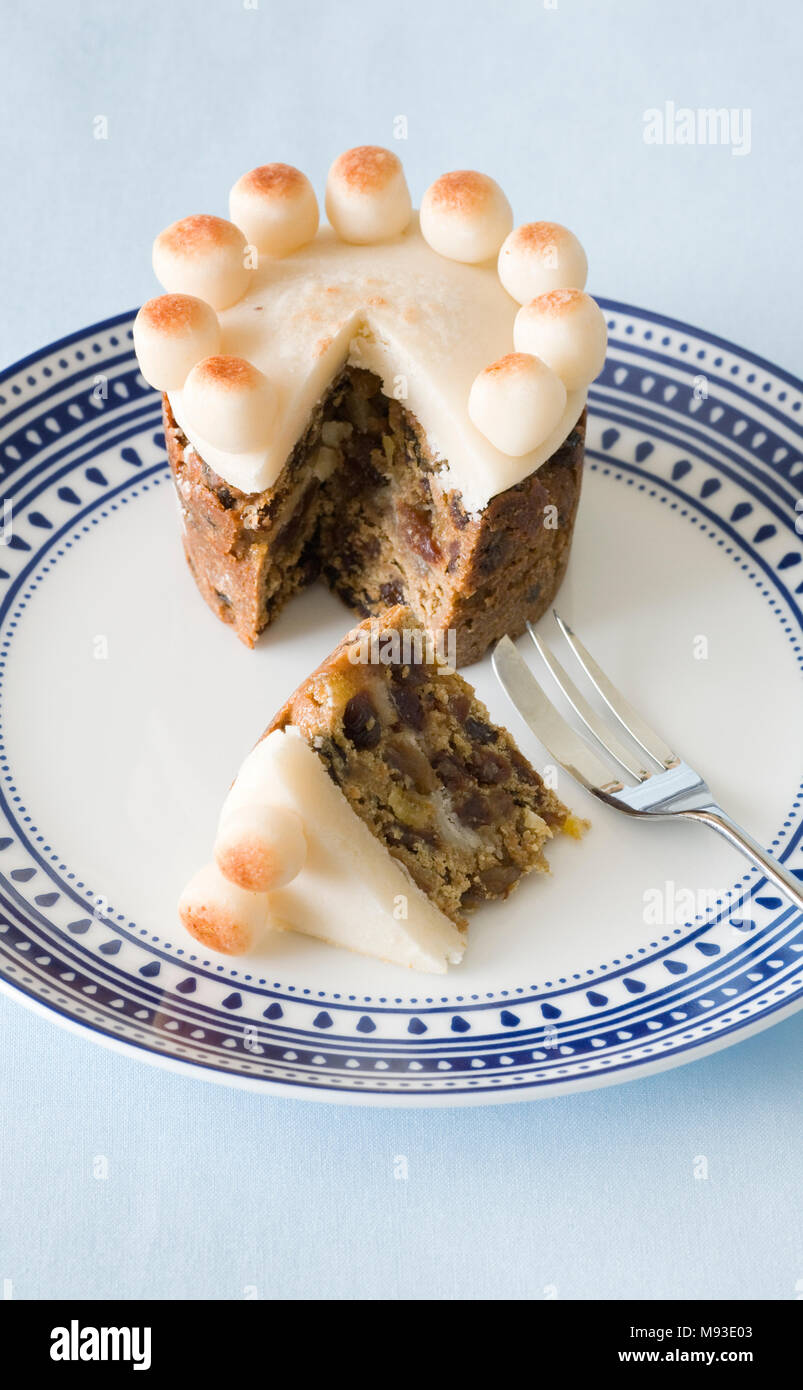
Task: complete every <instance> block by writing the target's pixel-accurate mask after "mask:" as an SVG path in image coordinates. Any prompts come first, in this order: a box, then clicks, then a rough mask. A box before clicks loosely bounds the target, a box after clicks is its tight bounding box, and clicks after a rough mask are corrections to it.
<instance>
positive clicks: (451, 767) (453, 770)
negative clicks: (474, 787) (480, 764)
mask: <svg viewBox="0 0 803 1390" xmlns="http://www.w3.org/2000/svg"><path fill="white" fill-rule="evenodd" d="M432 766H433V767H434V769H435V772H436V773H437V775H438V777H440V779H441V782H442V783H443V785H444V787H445V788H446V790H447V791H449V792H456V791H459V790H460V789H461V788H463V787H465V785H466V775H465V773H464V771H463V769H462V767H461V766H460V764H459V763H458V762H457V761H456V759H455V758H453V757H452V756H451V755H450V754H449V753H437V754H436V756H435V757H434V758H433V760H432Z"/></svg>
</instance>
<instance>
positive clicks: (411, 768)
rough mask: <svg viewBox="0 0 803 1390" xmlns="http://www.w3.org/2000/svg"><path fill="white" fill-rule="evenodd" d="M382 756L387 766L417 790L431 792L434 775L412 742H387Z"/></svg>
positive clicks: (433, 785)
mask: <svg viewBox="0 0 803 1390" xmlns="http://www.w3.org/2000/svg"><path fill="white" fill-rule="evenodd" d="M382 756H383V757H384V759H385V762H386V763H387V765H388V767H392V768H393V770H394V771H395V772H400V773H401V775H402V777H404V778H405V779H407V780H408V781H409V782H410V784H411V786H412V787H413V788H414V789H415V791H417V792H431V791H434V789H435V785H436V782H435V777H434V774H433V771H432V768H431V767H430V764H429V763H428V761H427V759H426V758H425V757H424V754H423V753H422V752H421V751H420V749H418V748H416V746H415V744H413V743H406V742H404V741H403V740H401V739H399V740H398V741H396V742H390V743H388V745H387V747H386V748H385V749H384V751H383V754H382Z"/></svg>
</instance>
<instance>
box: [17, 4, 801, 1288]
mask: <svg viewBox="0 0 803 1390" xmlns="http://www.w3.org/2000/svg"><path fill="white" fill-rule="evenodd" d="M802 28H803V26H801V21H800V7H799V6H798V5H797V4H796V3H794V0H789V3H785V4H781V3H778V0H775V3H774V4H773V5H772V6H761V5H757V4H754V3H733V0H730V3H729V2H728V0H693V3H689V2H688V0H683V2H682V3H681V2H680V0H673V3H672V4H671V5H670V4H666V5H662V4H657V3H654V2H653V3H647V2H646V0H641V3H637V0H632V3H631V2H630V0H628V2H626V0H619V2H618V3H617V2H616V0H609V3H605V4H601V3H596V4H594V3H591V0H558V4H557V8H555V9H551V8H544V7H542V5H541V4H540V3H539V0H522V2H521V3H513V0H507V3H504V2H503V3H494V4H491V3H488V0H482V2H481V3H476V2H472V0H423V3H422V0H402V2H400V3H394V0H375V3H373V4H369V3H366V2H365V0H351V3H349V0H341V3H326V4H325V3H322V2H321V0H318V3H310V0H294V3H292V4H281V5H277V4H274V3H272V0H259V5H258V8H257V9H256V10H249V9H246V8H244V6H243V4H242V0H205V2H204V3H203V4H202V3H199V0H160V2H159V3H142V0H140V2H139V3H137V2H136V0H133V2H132V0H96V2H95V0H78V2H77V3H76V0H73V3H70V4H69V5H65V4H64V3H63V0H39V3H37V4H35V5H26V6H15V7H14V8H13V10H12V8H11V6H6V7H5V13H4V16H3V30H4V38H5V45H4V46H5V54H6V63H5V65H4V81H3V85H2V89H0V112H1V113H2V124H3V130H4V145H5V152H4V160H5V167H4V171H3V173H4V179H3V188H4V207H5V217H4V229H3V255H2V258H0V285H1V286H2V304H3V312H2V315H1V316H0V359H2V361H3V362H4V363H5V362H10V361H12V360H14V359H16V358H18V357H20V356H22V355H23V354H25V353H27V352H29V351H32V350H34V349H35V348H37V347H39V346H41V345H43V344H45V343H46V342H49V341H50V340H52V339H53V338H56V337H58V336H60V335H61V334H64V333H67V332H70V331H72V330H73V329H75V328H78V327H80V326H82V325H83V324H86V323H90V322H92V321H94V320H97V319H101V318H105V317H107V316H109V315H111V314H114V313H117V312H119V311H120V310H122V309H125V308H128V307H130V306H133V305H135V304H137V303H138V302H140V301H141V300H142V299H144V298H147V297H148V296H149V295H150V294H152V293H153V292H154V284H153V280H152V278H151V272H150V267H149V256H148V248H149V246H150V242H151V240H152V238H153V236H154V235H155V233H156V232H157V231H158V230H160V228H161V227H162V226H163V225H165V224H166V223H167V222H170V221H172V220H173V219H174V218H176V217H179V216H183V215H184V214H186V213H188V212H193V211H210V212H218V213H224V214H225V211H226V193H227V190H228V188H229V186H230V184H231V183H232V182H233V180H234V178H235V177H236V176H237V175H238V174H239V173H241V172H242V171H243V170H245V169H247V168H250V167H251V166H252V165H254V164H257V163H263V162H265V161H267V160H272V159H285V160H287V161H289V162H291V163H294V164H298V165H299V166H300V167H302V168H303V169H304V170H305V171H307V172H308V173H309V174H310V176H311V177H312V178H313V180H314V182H315V183H316V186H317V187H318V189H319V190H320V189H321V187H322V184H323V179H324V176H325V172H326V168H327V167H328V164H329V163H330V161H331V159H332V158H333V157H334V155H336V154H337V153H338V152H339V151H340V150H341V149H344V148H346V147H347V146H349V145H352V144H357V143H366V142H377V143H383V144H390V143H392V140H393V119H394V117H396V116H399V115H404V116H406V117H407V120H408V124H409V138H408V139H407V141H406V142H404V143H402V142H400V143H399V144H398V145H397V146H395V147H396V148H397V149H398V152H399V153H400V155H401V156H402V158H403V159H404V162H405V166H406V170H407V174H408V179H409V182H410V184H411V187H412V189H413V192H414V194H415V195H416V198H417V197H420V194H421V192H422V191H423V189H424V188H425V187H426V185H427V183H429V182H430V181H431V179H432V178H434V177H436V176H437V174H438V173H440V172H442V171H443V170H444V169H449V168H455V167H461V166H463V167H465V166H468V167H475V168H480V169H484V170H486V171H487V172H489V173H492V174H493V175H494V176H495V177H496V178H497V179H498V180H499V181H500V183H501V184H502V185H503V187H504V188H505V190H506V192H507V193H508V195H509V197H510V198H511V201H512V202H513V204H514V209H515V211H516V214H517V219H518V220H526V219H530V218H535V217H547V218H553V219H556V220H560V221H565V222H566V223H568V225H569V226H571V227H572V228H573V229H574V230H576V231H577V232H578V234H579V235H580V237H581V239H582V240H583V242H584V243H585V245H586V247H587V249H588V251H589V253H590V260H591V267H592V268H591V276H590V282H589V288H591V289H592V290H593V291H596V292H598V293H600V294H604V295H607V296H609V297H612V298H618V299H622V300H625V301H629V302H631V303H635V304H643V305H645V306H648V307H650V308H653V309H656V310H659V311H661V312H663V313H668V314H670V315H674V316H676V317H678V318H682V319H686V320H688V321H691V322H692V323H699V324H701V325H702V326H704V327H705V328H707V329H709V330H710V331H713V332H715V333H720V334H721V335H722V336H724V337H726V338H731V339H732V340H734V341H736V342H738V343H741V344H744V345H745V346H748V347H750V348H752V349H753V350H754V351H757V352H759V353H762V354H764V355H766V356H767V357H769V358H771V359H772V360H774V361H776V362H778V363H779V364H780V365H782V366H784V367H786V368H788V369H791V370H792V371H797V372H800V369H801V361H800V346H799V318H800V307H801V305H800V291H799V285H800V281H799V264H800V226H801V197H800V191H799V149H800V140H801V126H800V119H799V114H798V113H799V76H798V72H797V65H796V63H795V61H794V52H795V50H796V49H797V50H798V51H799V48H800V40H801V30H802ZM667 100H670V101H674V103H675V105H676V106H678V107H680V106H692V107H699V106H702V107H712V106H713V107H719V106H727V107H736V108H740V109H741V108H749V110H750V112H751V126H752V129H751V141H752V149H751V152H750V154H749V155H746V156H742V157H739V156H734V155H732V154H731V152H730V150H729V149H728V148H723V147H711V146H707V147H679V146H674V147H670V146H654V145H647V144H645V143H644V140H643V138H642V131H643V113H644V112H645V110H647V109H648V108H650V107H661V108H662V107H663V105H664V102H665V101H667ZM99 115H103V116H105V117H106V118H107V120H108V131H109V138H108V140H97V139H95V138H94V134H93V129H94V127H93V122H94V118H95V117H96V116H99ZM801 1041H803V1018H801V1017H798V1018H796V1019H793V1020H790V1021H788V1022H786V1023H784V1024H781V1025H780V1026H778V1027H777V1028H775V1029H773V1030H771V1031H770V1032H768V1033H765V1034H763V1035H762V1036H760V1037H758V1038H755V1039H752V1040H750V1041H748V1042H746V1043H744V1044H742V1045H741V1046H739V1047H737V1048H734V1049H732V1050H730V1051H728V1052H726V1053H721V1054H719V1055H717V1056H715V1057H712V1058H709V1059H707V1060H704V1061H701V1062H697V1063H695V1064H694V1065H692V1066H690V1067H686V1068H683V1069H680V1070H678V1071H674V1072H669V1073H665V1074H663V1075H660V1076H657V1077H655V1078H654V1079H651V1080H649V1081H641V1082H636V1083H632V1084H630V1085H628V1086H624V1087H620V1088H613V1089H606V1090H603V1091H599V1092H595V1093H593V1094H588V1095H581V1096H577V1097H570V1098H564V1099H560V1100H554V1101H550V1102H540V1103H537V1104H531V1105H524V1104H521V1105H511V1106H504V1107H495V1108H490V1109H485V1110H478V1109H471V1110H463V1111H451V1112H434V1111H422V1112H403V1111H375V1110H374V1111H367V1110H353V1109H336V1108H330V1107H326V1106H322V1105H316V1104H311V1103H304V1102H289V1101H279V1100H276V1101H274V1100H271V1099H268V1098H265V1097H261V1096H254V1095H250V1094H247V1093H243V1092H238V1091H227V1090H225V1089H223V1088H220V1087H216V1086H213V1085H210V1084H204V1083H202V1082H194V1081H185V1080H183V1079H181V1078H179V1077H176V1076H173V1075H170V1074H167V1073H164V1072H160V1071H157V1070H155V1069H153V1068H151V1067H148V1066H146V1065H145V1064H143V1063H141V1062H139V1061H134V1060H129V1059H128V1058H125V1057H119V1056H117V1055H114V1054H112V1053H110V1052H109V1051H106V1050H104V1049H101V1048H98V1047H95V1046H94V1045H93V1044H92V1043H90V1042H89V1041H85V1040H84V1039H83V1038H79V1037H74V1036H72V1035H69V1034H67V1033H65V1032H63V1031H61V1030H59V1029H57V1028H55V1027H54V1026H53V1025H51V1024H50V1023H48V1022H46V1021H44V1020H41V1019H39V1018H38V1017H35V1016H33V1015H32V1014H30V1013H28V1012H27V1011H25V1010H23V1009H22V1008H20V1007H19V1006H18V1005H17V1004H16V1003H14V1002H12V1001H10V1000H8V999H6V998H4V997H0V1293H2V1289H3V1283H2V1281H10V1284H9V1283H6V1284H5V1288H6V1292H7V1293H10V1294H12V1295H13V1296H14V1297H19V1298H41V1297H47V1296H61V1297H66V1296H70V1297H116V1296H120V1297H140V1296H150V1297H159V1298H176V1297H199V1298H200V1297H212V1298H240V1297H243V1296H244V1292H245V1291H246V1290H247V1289H249V1288H250V1289H255V1290H256V1292H257V1294H258V1296H260V1297H264V1298H287V1297H298V1298H347V1299H352V1298H372V1299H377V1298H437V1299H453V1298H466V1299H476V1298H481V1297H492V1298H504V1297H512V1298H542V1297H544V1296H545V1291H547V1292H549V1291H556V1292H557V1295H558V1296H559V1297H564V1298H571V1297H575V1298H628V1297H648V1298H672V1297H696V1298H702V1297H716V1296H730V1297H740V1298H756V1297H761V1298H780V1299H786V1298H794V1297H795V1296H796V1292H797V1296H800V1295H801V1293H803V1282H801V1281H803V1252H802V1251H801V1244H800V1228H799V1219H798V1218H797V1217H796V1215H795V1211H796V1207H799V1200H798V1199H799V1178H800V1162H799V1148H798V1149H796V1146H799V1143H800V1131H801V1109H800V1048H801ZM701 1156H702V1157H704V1158H705V1159H706V1160H707V1164H708V1177H707V1178H696V1177H695V1161H696V1160H697V1163H696V1167H697V1169H698V1171H699V1169H700V1166H701V1165H700V1163H699V1159H700V1157H701ZM98 1158H103V1159H105V1160H106V1166H107V1170H108V1176H107V1177H105V1178H102V1177H96V1176H94V1173H95V1171H98V1170H100V1171H102V1169H103V1165H99V1164H98V1162H97V1160H98ZM400 1159H405V1160H406V1167H407V1174H408V1176H407V1178H406V1179H405V1178H403V1177H402V1178H399V1177H396V1176H394V1173H395V1172H397V1171H399V1170H403V1167H404V1165H403V1164H402V1163H401V1162H400V1161H399V1160H400Z"/></svg>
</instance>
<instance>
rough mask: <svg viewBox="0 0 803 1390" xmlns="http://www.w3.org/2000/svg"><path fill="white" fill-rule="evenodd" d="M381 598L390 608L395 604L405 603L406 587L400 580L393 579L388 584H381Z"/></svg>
mask: <svg viewBox="0 0 803 1390" xmlns="http://www.w3.org/2000/svg"><path fill="white" fill-rule="evenodd" d="M379 597H380V598H381V599H382V601H383V602H384V603H386V604H387V605H388V607H390V606H391V605H392V604H394V603H404V585H403V584H402V582H401V580H400V579H391V580H389V581H388V583H387V584H380V586H379Z"/></svg>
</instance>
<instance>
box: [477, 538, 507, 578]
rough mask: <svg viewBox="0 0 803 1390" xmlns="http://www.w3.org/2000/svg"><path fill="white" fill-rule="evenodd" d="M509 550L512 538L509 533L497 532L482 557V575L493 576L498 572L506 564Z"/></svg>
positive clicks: (480, 564)
mask: <svg viewBox="0 0 803 1390" xmlns="http://www.w3.org/2000/svg"><path fill="white" fill-rule="evenodd" d="M509 550H510V536H509V534H508V533H507V531H496V532H495V533H494V535H492V536H491V539H490V540H489V542H488V545H487V546H486V548H485V551H484V552H483V554H482V555H481V556H480V563H479V567H480V570H481V571H482V573H483V574H491V573H493V572H494V571H495V570H498V569H499V568H500V567H501V566H502V565H503V564H504V563H505V560H506V559H507V557H508V553H509Z"/></svg>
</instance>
